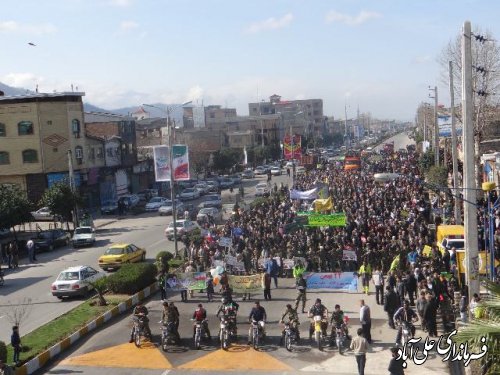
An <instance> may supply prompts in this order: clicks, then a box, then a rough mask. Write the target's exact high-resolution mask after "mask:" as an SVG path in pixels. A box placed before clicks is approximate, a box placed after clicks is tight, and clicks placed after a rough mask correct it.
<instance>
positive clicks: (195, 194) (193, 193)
mask: <svg viewBox="0 0 500 375" xmlns="http://www.w3.org/2000/svg"><path fill="white" fill-rule="evenodd" d="M179 197H180V198H181V199H185V200H188V199H197V198H199V197H200V192H199V191H198V190H197V189H195V188H186V189H184V190H183V191H182V193H181V194H180V195H179Z"/></svg>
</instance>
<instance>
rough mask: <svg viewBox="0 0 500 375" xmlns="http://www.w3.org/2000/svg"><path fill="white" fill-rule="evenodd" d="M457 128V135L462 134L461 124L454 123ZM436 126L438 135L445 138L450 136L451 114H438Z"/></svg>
mask: <svg viewBox="0 0 500 375" xmlns="http://www.w3.org/2000/svg"><path fill="white" fill-rule="evenodd" d="M455 126H456V130H457V137H460V136H462V126H461V124H457V123H456V124H455ZM438 128H439V136H440V137H445V138H451V116H450V115H439V116H438Z"/></svg>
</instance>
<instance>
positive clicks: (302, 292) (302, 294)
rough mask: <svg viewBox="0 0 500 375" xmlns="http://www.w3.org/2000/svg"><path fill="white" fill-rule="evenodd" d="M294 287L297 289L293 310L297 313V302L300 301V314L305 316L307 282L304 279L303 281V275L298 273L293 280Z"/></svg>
mask: <svg viewBox="0 0 500 375" xmlns="http://www.w3.org/2000/svg"><path fill="white" fill-rule="evenodd" d="M294 272H295V270H294ZM295 286H296V288H297V298H295V310H297V311H298V307H299V302H301V301H302V313H303V314H305V312H306V289H307V282H306V279H304V275H303V273H300V274H299V276H298V277H297V278H296V279H295Z"/></svg>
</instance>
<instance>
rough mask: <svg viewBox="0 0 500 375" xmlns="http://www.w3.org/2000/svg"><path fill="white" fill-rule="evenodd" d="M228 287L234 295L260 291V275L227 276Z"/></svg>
mask: <svg viewBox="0 0 500 375" xmlns="http://www.w3.org/2000/svg"><path fill="white" fill-rule="evenodd" d="M228 278H229V286H230V287H231V289H233V292H234V293H254V292H260V291H261V290H262V283H261V280H262V275H261V274H257V275H250V276H235V275H228Z"/></svg>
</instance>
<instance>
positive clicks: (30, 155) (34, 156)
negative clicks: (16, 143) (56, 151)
mask: <svg viewBox="0 0 500 375" xmlns="http://www.w3.org/2000/svg"><path fill="white" fill-rule="evenodd" d="M23 163H38V152H37V151H36V150H24V151H23Z"/></svg>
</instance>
